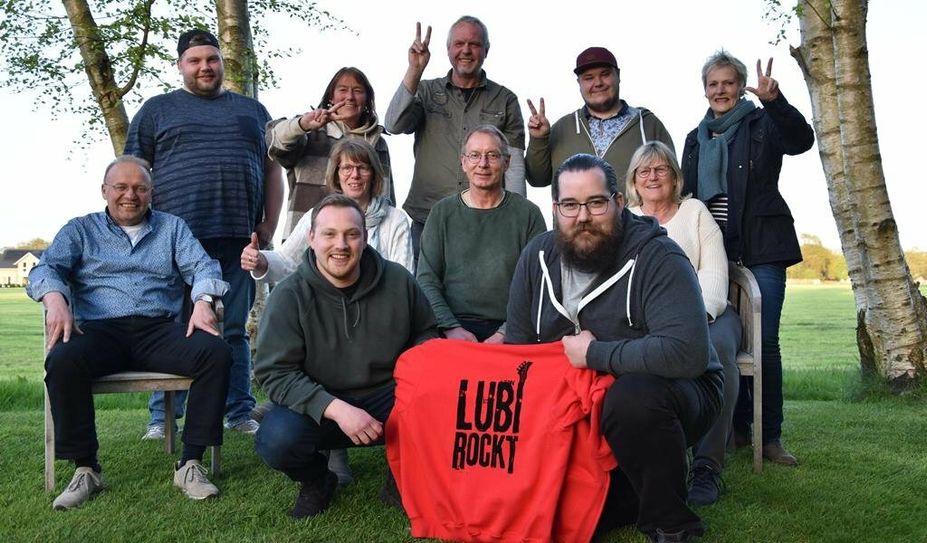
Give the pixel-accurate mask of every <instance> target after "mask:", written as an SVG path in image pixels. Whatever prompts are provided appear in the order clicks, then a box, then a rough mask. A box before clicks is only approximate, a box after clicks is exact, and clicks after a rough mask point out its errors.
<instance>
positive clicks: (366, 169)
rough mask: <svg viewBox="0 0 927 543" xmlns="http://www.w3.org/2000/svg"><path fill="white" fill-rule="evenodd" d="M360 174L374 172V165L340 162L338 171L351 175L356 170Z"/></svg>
mask: <svg viewBox="0 0 927 543" xmlns="http://www.w3.org/2000/svg"><path fill="white" fill-rule="evenodd" d="M355 171H356V172H357V173H359V174H371V173H373V167H372V166H371V165H370V164H339V165H338V173H340V174H342V175H351V174H353V173H354V172H355Z"/></svg>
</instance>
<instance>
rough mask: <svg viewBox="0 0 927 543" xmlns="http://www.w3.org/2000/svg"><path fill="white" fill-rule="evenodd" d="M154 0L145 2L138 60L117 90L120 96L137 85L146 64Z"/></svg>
mask: <svg viewBox="0 0 927 543" xmlns="http://www.w3.org/2000/svg"><path fill="white" fill-rule="evenodd" d="M154 2H155V0H146V2H145V8H144V10H145V11H144V21H145V24H144V27H143V31H142V43H141V46H140V47H139V52H138V60H136V61H135V66H133V68H132V75H131V76H130V77H129V80H128V81H127V82H126V84H125V85H123V86H122V87H120V88H119V90H117V91H116V92H117V94H118V95H119V98H122V97H123V96H125V95H126V94H128V93H129V91H131V90H132V87H134V86H135V82H136V81H137V80H138V74H139V72H141V71H142V66H143V65H144V64H145V49H146V48H147V47H148V33H149V32H150V31H151V5H152V4H154Z"/></svg>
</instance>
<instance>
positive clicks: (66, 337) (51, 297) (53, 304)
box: [42, 292, 83, 350]
mask: <svg viewBox="0 0 927 543" xmlns="http://www.w3.org/2000/svg"><path fill="white" fill-rule="evenodd" d="M42 303H43V304H44V305H45V338H46V343H45V348H46V349H47V350H51V348H52V347H54V346H55V343H58V340H59V339H60V340H61V341H63V342H65V343H67V342H68V341H70V340H71V332H76V333H78V334H81V335H83V332H82V331H81V329H80V328H79V327H78V326H77V323H76V322H74V315H72V314H71V309H70V308H69V307H68V303H67V302H66V301H64V296H63V295H62V294H61V293H60V292H49V293H48V294H46V295H45V296H42Z"/></svg>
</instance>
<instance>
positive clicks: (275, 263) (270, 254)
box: [251, 209, 312, 283]
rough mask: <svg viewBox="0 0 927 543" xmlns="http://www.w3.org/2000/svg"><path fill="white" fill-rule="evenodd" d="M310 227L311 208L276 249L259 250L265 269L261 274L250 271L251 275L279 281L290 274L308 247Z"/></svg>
mask: <svg viewBox="0 0 927 543" xmlns="http://www.w3.org/2000/svg"><path fill="white" fill-rule="evenodd" d="M311 227H312V210H311V209H310V210H309V211H308V212H307V213H305V214H304V215H303V216H302V218H300V219H299V222H298V223H296V226H294V227H293V231H292V232H290V235H289V236H287V238H286V241H284V242H283V245H281V246H280V248H279V249H277V250H276V251H261V254H263V255H264V258H265V259H267V271H266V272H265V273H264V275H262V276H257V275H255V274H254V272H251V277H253V278H254V280H255V281H266V282H269V283H279V282H280V281H282V280H283V278H285V277H286V276H287V275H290V274H291V273H293V272H294V271H296V268H297V267H298V266H299V261H300V259H302V256H303V253H305V252H306V249H308V248H309V229H310V228H311Z"/></svg>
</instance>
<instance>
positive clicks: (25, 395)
mask: <svg viewBox="0 0 927 543" xmlns="http://www.w3.org/2000/svg"><path fill="white" fill-rule="evenodd" d="M40 318H41V311H40V308H39V305H38V304H35V303H33V302H31V301H29V300H28V299H26V297H25V295H24V294H23V293H22V290H19V289H0V447H2V453H0V472H2V473H3V474H5V477H3V479H2V480H0V510H2V511H3V515H0V534H4V535H5V536H6V539H8V540H10V541H122V540H130V539H131V540H144V541H345V542H354V541H363V542H366V541H377V542H379V541H384V542H390V541H409V540H410V538H409V536H408V523H407V521H406V519H405V518H404V517H403V516H402V514H400V513H399V512H397V511H395V510H393V509H390V508H388V507H386V506H384V505H382V504H381V503H380V502H379V499H378V494H379V490H380V487H381V485H382V483H383V479H384V473H385V469H386V468H385V461H384V459H383V455H382V449H379V448H372V449H365V450H355V451H352V452H351V462H352V466H353V467H354V469H355V477H356V479H355V483H354V484H352V485H351V486H349V487H348V488H346V489H344V490H343V491H340V492H339V493H338V495H337V496H336V499H335V502H334V504H333V507H332V508H331V509H330V510H329V511H328V512H326V513H325V514H324V515H322V516H321V517H319V518H317V519H314V520H312V521H309V522H295V521H293V520H291V519H289V518H288V517H287V512H288V511H289V509H290V508H291V507H292V502H293V499H294V497H295V493H296V486H295V485H294V483H291V482H289V481H288V480H287V479H286V478H285V477H283V476H282V475H280V474H279V473H275V472H272V471H271V470H269V469H268V468H266V467H264V466H263V465H262V464H261V462H260V461H259V460H258V459H257V457H256V456H255V455H254V452H253V449H252V444H251V438H249V437H247V436H243V435H239V434H235V433H231V432H227V433H226V443H225V445H224V446H223V451H222V457H223V473H222V475H221V476H220V477H219V478H217V479H216V480H215V482H216V483H217V484H218V486H219V487H220V489H221V490H222V495H221V496H220V497H219V499H217V500H213V501H207V502H192V501H191V500H188V499H187V498H185V497H183V496H182V495H181V494H180V493H179V492H178V491H177V490H176V489H174V488H173V487H172V486H171V470H170V461H169V459H168V457H167V456H166V455H165V454H164V453H163V451H162V450H161V449H160V448H159V445H160V444H159V443H151V442H142V441H140V440H139V438H140V436H141V433H142V431H143V429H144V425H145V421H146V417H147V413H146V410H145V400H146V397H145V396H143V395H124V394H116V395H103V396H99V397H97V400H96V402H97V404H96V405H97V418H98V431H99V433H100V442H101V449H100V459H101V462H102V463H103V465H104V477H105V480H106V482H107V485H108V489H107V491H106V492H104V493H103V494H102V495H101V496H99V497H98V498H97V499H95V500H94V501H93V502H91V503H90V504H88V505H87V506H85V507H83V508H81V509H79V510H76V511H68V512H65V513H61V512H55V511H52V509H51V500H52V499H53V497H54V495H53V494H50V493H46V492H44V491H43V490H42V488H43V487H42V392H41V377H42V362H41V337H42V332H41V324H40ZM855 326H856V317H855V310H854V305H853V296H852V293H851V291H850V288H849V287H848V286H844V285H840V286H790V287H789V288H788V289H787V293H786V303H785V308H784V311H783V320H782V351H783V361H784V383H785V384H784V388H785V397H786V403H785V425H784V430H783V434H784V440H785V442H786V445H787V446H788V448H789V449H790V450H791V451H792V452H794V453H795V454H796V456H797V457H798V458H799V460H800V462H801V465H800V466H799V467H798V468H796V469H791V468H785V467H780V466H769V465H767V466H766V468H765V469H764V471H763V473H761V474H754V473H753V472H752V471H751V457H750V451H749V450H748V449H740V450H738V451H737V452H736V453H735V454H733V455H732V456H731V457H730V458H729V460H728V466H727V468H726V470H725V481H726V483H727V492H726V493H725V494H724V495H723V496H722V499H721V501H720V502H719V503H718V504H716V505H715V506H713V507H709V508H701V509H699V510H698V512H699V514H700V515H702V516H703V518H704V519H705V522H706V524H707V525H708V529H709V531H708V533H707V534H706V536H705V538H704V539H703V540H704V541H707V542H712V541H718V542H729V541H731V542H739V541H749V542H754V541H770V542H792V541H794V542H818V541H833V542H843V541H849V540H852V541H872V542H883V541H927V521H925V520H924V519H927V499H925V495H927V457H925V449H927V447H925V443H927V404H925V402H923V401H922V400H917V399H915V398H891V397H883V396H876V397H866V396H862V397H860V394H859V393H860V390H861V388H860V379H859V371H858V355H857V353H856V346H855ZM860 398H861V399H860ZM57 466H58V479H59V481H58V489H59V490H60V489H61V488H62V485H63V484H64V483H65V482H66V480H67V479H69V478H70V475H71V473H72V468H71V467H70V466H69V465H68V464H66V463H64V462H58V464H57ZM644 540H645V539H644V538H643V537H642V536H640V535H639V534H638V533H636V532H635V531H634V530H631V529H622V530H618V531H616V532H612V533H611V534H609V535H608V537H607V539H606V541H611V542H640V541H644Z"/></svg>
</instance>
